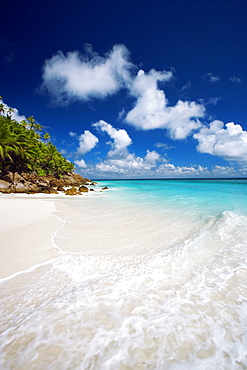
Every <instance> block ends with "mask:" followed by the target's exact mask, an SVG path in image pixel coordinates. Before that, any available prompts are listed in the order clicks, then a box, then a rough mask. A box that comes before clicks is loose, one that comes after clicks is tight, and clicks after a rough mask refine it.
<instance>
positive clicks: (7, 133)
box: [0, 106, 74, 177]
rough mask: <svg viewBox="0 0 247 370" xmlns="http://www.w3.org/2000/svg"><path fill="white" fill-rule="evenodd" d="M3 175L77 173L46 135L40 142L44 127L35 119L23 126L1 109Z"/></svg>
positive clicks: (0, 169)
mask: <svg viewBox="0 0 247 370" xmlns="http://www.w3.org/2000/svg"><path fill="white" fill-rule="evenodd" d="M0 110H1V111H2V112H3V114H6V115H0V171H1V172H2V173H4V172H6V171H11V172H18V173H21V172H35V173H37V174H38V175H41V176H42V175H43V176H45V175H54V176H58V177H60V176H61V175H63V174H65V173H67V172H71V171H73V169H74V165H73V163H71V162H69V161H68V160H67V159H65V158H64V157H63V156H62V154H61V153H59V152H58V150H57V149H56V147H55V146H54V145H53V144H52V143H51V142H50V141H48V140H50V135H49V134H48V133H46V134H45V135H44V136H43V139H44V141H42V140H41V136H40V131H41V130H42V127H41V126H40V125H39V124H37V123H36V121H35V119H34V118H33V117H29V118H28V119H27V121H22V122H21V123H19V122H17V121H16V120H14V119H12V114H11V113H12V111H10V109H8V111H7V112H6V111H5V109H4V107H3V106H0Z"/></svg>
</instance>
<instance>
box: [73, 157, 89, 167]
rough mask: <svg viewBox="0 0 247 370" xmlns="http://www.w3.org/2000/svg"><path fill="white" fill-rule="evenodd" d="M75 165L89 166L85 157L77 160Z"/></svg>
mask: <svg viewBox="0 0 247 370" xmlns="http://www.w3.org/2000/svg"><path fill="white" fill-rule="evenodd" d="M75 165H76V166H78V167H79V168H87V165H86V163H85V161H84V160H83V159H80V160H79V161H75Z"/></svg>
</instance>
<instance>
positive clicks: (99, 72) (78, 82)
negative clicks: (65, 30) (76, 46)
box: [42, 45, 132, 104]
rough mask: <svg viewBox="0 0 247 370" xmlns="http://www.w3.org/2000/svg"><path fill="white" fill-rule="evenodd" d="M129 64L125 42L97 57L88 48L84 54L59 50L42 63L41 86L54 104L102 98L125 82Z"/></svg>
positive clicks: (127, 77)
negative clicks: (106, 53) (65, 53)
mask: <svg viewBox="0 0 247 370" xmlns="http://www.w3.org/2000/svg"><path fill="white" fill-rule="evenodd" d="M131 66H132V64H131V63H130V62H129V61H128V50H127V49H126V47H125V46H124V45H115V46H114V47H113V49H112V51H111V52H110V53H109V54H108V55H106V56H105V57H99V56H98V55H97V54H96V53H93V52H92V49H91V48H88V49H87V54H86V55H82V54H81V53H79V52H78V51H74V52H69V53H67V55H64V54H63V53H62V52H61V51H59V52H58V53H57V54H56V55H54V56H53V57H52V58H51V59H48V60H46V62H45V64H44V67H43V84H42V87H43V88H45V89H47V90H48V92H49V93H50V95H51V96H52V98H53V100H54V101H55V102H56V103H57V104H66V103H68V102H70V101H71V100H89V99H91V98H104V97H106V96H108V95H111V94H114V93H116V92H117V91H118V90H119V89H120V88H121V87H122V86H123V85H124V86H125V85H126V84H128V81H129V79H130V76H129V71H128V69H129V68H130V67H131Z"/></svg>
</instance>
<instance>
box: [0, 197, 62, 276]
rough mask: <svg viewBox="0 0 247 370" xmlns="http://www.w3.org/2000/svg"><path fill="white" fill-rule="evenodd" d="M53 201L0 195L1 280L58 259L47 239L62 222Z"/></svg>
mask: <svg viewBox="0 0 247 370" xmlns="http://www.w3.org/2000/svg"><path fill="white" fill-rule="evenodd" d="M55 210H56V209H55V205H54V202H53V201H52V200H48V199H46V200H43V199H37V198H32V196H27V197H21V198H20V197H16V196H11V195H4V196H1V195H0V277H1V278H2V277H6V276H9V275H11V274H13V273H15V272H18V271H22V270H25V269H26V268H28V267H31V266H33V265H35V264H38V263H42V262H45V261H48V260H49V259H52V258H55V257H58V252H57V251H56V250H55V249H54V248H53V247H52V245H51V242H50V239H51V238H52V236H53V235H54V233H55V231H56V230H58V229H59V228H60V227H61V225H62V221H60V220H59V219H58V218H57V217H55V216H53V215H52V213H53V212H54V211H55Z"/></svg>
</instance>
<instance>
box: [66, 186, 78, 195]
mask: <svg viewBox="0 0 247 370" xmlns="http://www.w3.org/2000/svg"><path fill="white" fill-rule="evenodd" d="M79 194H81V192H80V191H78V189H77V188H75V187H74V186H73V187H72V188H69V189H67V190H66V191H65V195H79Z"/></svg>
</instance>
